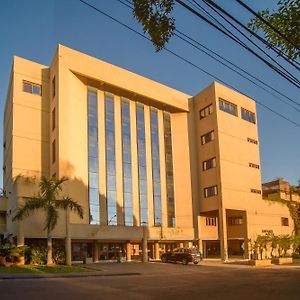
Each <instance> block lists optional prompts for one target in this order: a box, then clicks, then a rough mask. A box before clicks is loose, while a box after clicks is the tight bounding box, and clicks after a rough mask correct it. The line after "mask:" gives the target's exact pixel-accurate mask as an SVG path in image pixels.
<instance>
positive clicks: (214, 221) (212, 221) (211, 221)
mask: <svg viewBox="0 0 300 300" xmlns="http://www.w3.org/2000/svg"><path fill="white" fill-rule="evenodd" d="M205 224H206V226H217V218H216V217H206V219H205Z"/></svg>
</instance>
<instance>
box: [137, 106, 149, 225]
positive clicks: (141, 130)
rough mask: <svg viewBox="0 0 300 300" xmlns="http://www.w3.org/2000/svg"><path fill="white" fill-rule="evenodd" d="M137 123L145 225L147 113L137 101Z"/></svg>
mask: <svg viewBox="0 0 300 300" xmlns="http://www.w3.org/2000/svg"><path fill="white" fill-rule="evenodd" d="M136 123H137V151H138V175H139V204H140V225H141V226H144V225H147V224H148V199H147V170H146V138H145V113H144V106H143V105H142V104H140V103H137V105H136Z"/></svg>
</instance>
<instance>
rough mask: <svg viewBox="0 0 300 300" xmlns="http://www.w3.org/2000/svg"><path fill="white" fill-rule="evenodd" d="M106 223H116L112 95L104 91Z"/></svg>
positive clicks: (113, 107) (113, 108) (113, 109)
mask: <svg viewBox="0 0 300 300" xmlns="http://www.w3.org/2000/svg"><path fill="white" fill-rule="evenodd" d="M105 135H106V199H107V225H117V201H116V152H115V106H114V96H113V95H112V94H110V93H105Z"/></svg>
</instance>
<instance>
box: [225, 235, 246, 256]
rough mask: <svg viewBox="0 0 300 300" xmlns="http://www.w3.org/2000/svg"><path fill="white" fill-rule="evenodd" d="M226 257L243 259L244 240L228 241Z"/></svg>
mask: <svg viewBox="0 0 300 300" xmlns="http://www.w3.org/2000/svg"><path fill="white" fill-rule="evenodd" d="M227 244H228V257H229V258H244V254H245V242H244V239H234V240H228V243H227Z"/></svg>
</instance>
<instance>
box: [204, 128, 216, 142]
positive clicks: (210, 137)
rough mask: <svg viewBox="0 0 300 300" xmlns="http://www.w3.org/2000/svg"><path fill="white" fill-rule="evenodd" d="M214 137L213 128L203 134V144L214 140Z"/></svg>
mask: <svg viewBox="0 0 300 300" xmlns="http://www.w3.org/2000/svg"><path fill="white" fill-rule="evenodd" d="M214 139H215V133H214V131H213V130H212V131H210V132H208V133H206V134H204V135H202V136H201V144H202V145H204V144H207V143H209V142H211V141H213V140H214Z"/></svg>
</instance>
